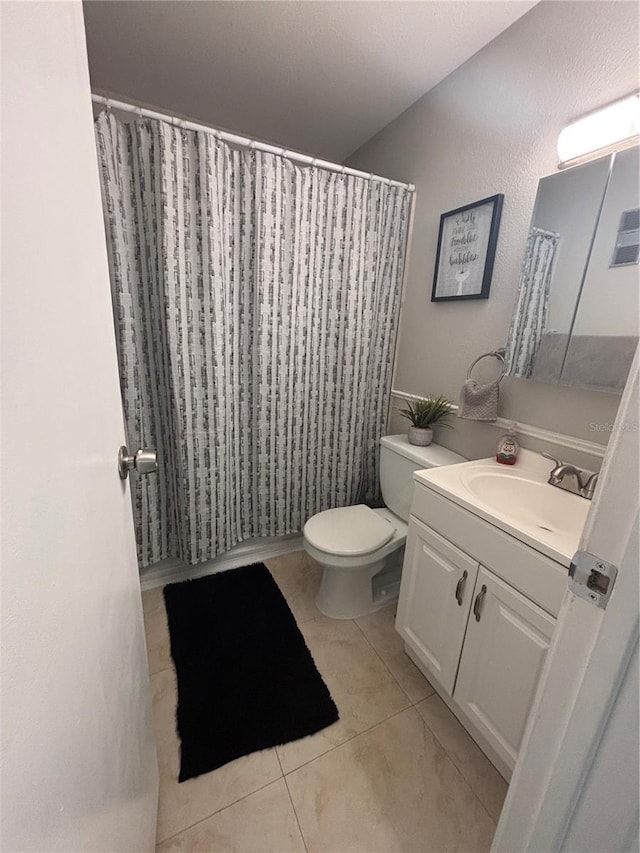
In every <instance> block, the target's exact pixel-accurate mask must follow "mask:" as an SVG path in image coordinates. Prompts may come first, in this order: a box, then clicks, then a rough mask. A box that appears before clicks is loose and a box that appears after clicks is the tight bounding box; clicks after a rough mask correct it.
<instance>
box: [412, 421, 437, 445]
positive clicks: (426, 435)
mask: <svg viewBox="0 0 640 853" xmlns="http://www.w3.org/2000/svg"><path fill="white" fill-rule="evenodd" d="M408 437H409V444H415V445H417V446H418V447H426V446H427V445H429V444H431V442H432V441H433V430H432V429H431V427H427V428H426V429H423V428H422V427H414V426H410V427H409V431H408Z"/></svg>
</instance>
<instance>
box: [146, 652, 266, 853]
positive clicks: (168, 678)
mask: <svg viewBox="0 0 640 853" xmlns="http://www.w3.org/2000/svg"><path fill="white" fill-rule="evenodd" d="M151 686H152V689H153V721H154V728H155V734H156V748H157V751H158V766H159V770H160V795H159V799H158V833H157V840H158V842H161V841H164V840H165V839H167V838H170V837H171V836H173V835H175V834H176V833H178V832H181V831H182V830H183V829H186V828H187V827H189V826H191V825H192V824H194V823H196V822H197V821H200V820H202V819H203V818H206V817H208V816H209V815H212V814H213V813H214V812H217V811H219V810H220V809H223V808H225V807H226V806H228V805H231V803H234V802H235V801H236V800H239V799H241V798H242V797H246V796H247V795H248V794H251V793H253V792H254V791H257V790H258V789H259V788H262V787H264V786H265V785H267V784H268V783H269V782H273V781H274V780H275V779H278V778H281V777H282V771H281V770H280V765H279V763H278V758H277V756H276V752H275V750H274V749H265V750H262V751H261V752H254V753H253V754H251V755H247V756H244V757H243V758H239V759H237V761H232V762H231V763H229V764H226V765H225V766H224V767H220V768H219V769H218V770H214V771H212V772H211V773H205V774H203V775H202V776H198V777H197V778H196V779H189V780H188V781H187V782H182V783H180V784H179V783H178V770H179V765H180V746H179V740H178V735H177V732H176V717H175V713H176V683H175V676H174V672H173V669H172V668H171V669H165V670H163V671H162V672H159V673H157V674H156V675H154V676H153V677H152V679H151Z"/></svg>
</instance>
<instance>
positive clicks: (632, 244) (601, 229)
mask: <svg viewBox="0 0 640 853" xmlns="http://www.w3.org/2000/svg"><path fill="white" fill-rule="evenodd" d="M638 166H639V161H638V149H637V148H635V149H630V150H628V151H622V152H620V153H619V154H616V158H615V162H614V164H613V171H612V172H611V178H610V180H609V186H608V187H607V192H606V195H605V199H604V204H603V205H602V211H601V213H600V218H599V221H598V229H597V231H596V235H595V239H594V242H593V248H592V250H591V257H590V259H589V266H588V268H587V273H586V276H585V280H584V284H583V286H582V293H581V294H580V301H579V304H578V309H577V311H576V317H575V320H574V323H573V328H572V330H571V338H570V341H569V347H568V349H567V354H566V356H565V361H564V366H563V368H562V374H561V377H560V381H561V382H562V383H563V384H564V385H579V386H582V387H586V388H611V389H620V390H622V388H623V387H624V383H625V380H626V377H627V374H628V372H629V368H630V366H631V362H632V361H633V355H634V352H635V349H636V345H637V341H638V308H639V305H638V290H639V282H638V271H639V268H638V186H639V182H640V170H639V167H638ZM625 225H627V226H630V227H626V228H625V227H624V226H625ZM634 225H635V227H633V226H634ZM621 226H622V228H621Z"/></svg>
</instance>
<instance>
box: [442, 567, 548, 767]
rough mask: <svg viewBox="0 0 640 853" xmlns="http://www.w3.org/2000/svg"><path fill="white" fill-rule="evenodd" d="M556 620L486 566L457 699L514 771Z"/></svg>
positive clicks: (480, 579) (478, 586)
mask: <svg viewBox="0 0 640 853" xmlns="http://www.w3.org/2000/svg"><path fill="white" fill-rule="evenodd" d="M555 624H556V622H555V619H553V618H552V617H551V616H549V615H548V614H547V613H545V612H544V610H541V609H540V608H539V607H538V606H537V605H535V604H533V603H532V602H531V601H529V600H528V599H526V598H525V597H524V596H522V595H520V593H519V592H516V591H515V590H514V589H513V587H510V586H509V585H508V584H506V583H505V582H504V581H502V580H501V579H500V578H498V577H496V575H494V574H492V573H491V572H489V571H487V569H485V568H484V567H482V566H481V567H480V571H479V572H478V579H477V581H476V587H475V590H474V595H473V610H472V613H471V615H470V617H469V627H468V628H467V633H466V637H465V642H464V649H463V652H462V659H461V661H460V671H459V673H458V680H457V682H456V689H455V694H454V695H455V699H456V701H457V703H458V705H459V706H460V707H461V709H462V710H463V712H464V713H465V715H466V716H467V718H468V720H469V721H470V722H471V724H472V725H474V726H475V727H476V728H477V729H478V731H479V732H480V734H481V735H482V736H483V737H484V738H485V739H486V740H488V741H489V743H490V744H491V745H492V746H493V747H494V749H495V750H496V752H497V753H498V754H499V755H500V756H501V758H502V759H503V760H504V761H505V762H506V764H507V766H508V767H510V768H511V769H513V765H514V764H515V760H516V757H517V754H518V749H519V748H520V742H521V740H522V735H523V733H524V727H525V723H526V721H527V717H528V715H529V709H530V707H531V703H532V701H533V695H534V692H535V689H536V685H537V683H538V679H539V677H540V672H541V670H542V665H543V664H544V660H545V657H546V655H547V651H548V649H549V645H550V643H551V636H552V634H553V630H554V627H555Z"/></svg>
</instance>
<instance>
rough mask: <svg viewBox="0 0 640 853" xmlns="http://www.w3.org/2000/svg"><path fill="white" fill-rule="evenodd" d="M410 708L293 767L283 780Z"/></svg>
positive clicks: (391, 715)
mask: <svg viewBox="0 0 640 853" xmlns="http://www.w3.org/2000/svg"><path fill="white" fill-rule="evenodd" d="M412 707H413V706H412V705H407V706H406V708H401V709H400V710H399V711H394V712H393V714H389V716H388V717H385V718H384V719H383V720H378V722H377V723H373V725H371V726H369V727H368V728H366V729H363V730H362V731H361V732H356V734H354V735H351V737H348V738H347V739H346V740H343V741H342V742H341V743H337V744H336V745H335V746H332V747H331V749H327V750H325V751H324V752H321V753H320V754H319V755H315V756H314V757H313V758H310V759H309V760H308V761H305V762H304V763H303V764H300V765H299V766H298V767H294V768H293V770H289V772H288V773H285V774H284V778H285V779H286V778H287V776H291V774H292V773H296V772H297V771H298V770H301V769H302V768H303V767H306V766H307V765H308V764H313V762H314V761H317V760H318V759H319V758H324V756H325V755H329V753H330V752H335V750H336V749H340V747H341V746H344V745H345V744H346V743H351V741H352V740H355V739H356V738H357V737H360V736H361V735H366V734H367V733H368V732H370V731H372V730H373V729H375V728H377V727H378V726H381V725H382V724H383V723H387V722H389V720H392V719H393V718H394V717H397V716H398V714H404V713H405V711H410V710H411V709H412ZM417 713H418V712H417V711H416V714H417ZM418 716H420V715H419V714H418Z"/></svg>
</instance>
